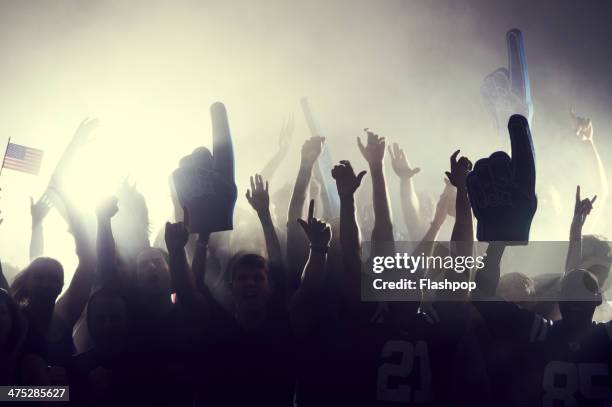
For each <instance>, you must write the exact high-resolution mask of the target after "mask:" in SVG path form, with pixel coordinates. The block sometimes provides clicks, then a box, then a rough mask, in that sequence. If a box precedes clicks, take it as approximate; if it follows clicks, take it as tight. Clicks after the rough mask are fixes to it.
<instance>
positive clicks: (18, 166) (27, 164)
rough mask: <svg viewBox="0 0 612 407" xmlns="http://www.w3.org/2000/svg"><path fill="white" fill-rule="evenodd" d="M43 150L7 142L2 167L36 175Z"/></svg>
mask: <svg viewBox="0 0 612 407" xmlns="http://www.w3.org/2000/svg"><path fill="white" fill-rule="evenodd" d="M42 157H43V151H42V150H37V149H35V148H30V147H25V146H22V145H19V144H14V143H11V142H9V144H8V147H7V148H6V153H5V154H4V161H3V162H2V168H9V169H11V170H15V171H21V172H27V173H29V174H34V175H38V173H39V172H40V164H41V162H42Z"/></svg>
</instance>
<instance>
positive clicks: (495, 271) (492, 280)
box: [476, 242, 506, 299]
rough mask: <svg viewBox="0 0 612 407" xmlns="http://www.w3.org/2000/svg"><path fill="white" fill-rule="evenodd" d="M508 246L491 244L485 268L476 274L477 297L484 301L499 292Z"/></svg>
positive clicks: (488, 248)
mask: <svg viewBox="0 0 612 407" xmlns="http://www.w3.org/2000/svg"><path fill="white" fill-rule="evenodd" d="M505 249H506V245H505V244H504V243H503V242H490V243H489V247H487V256H486V258H485V260H484V267H483V268H482V269H481V270H480V271H479V272H478V273H476V295H477V297H481V298H483V299H487V298H492V297H494V296H495V293H496V292H497V286H498V285H499V277H500V272H501V267H500V265H501V259H502V256H503V255H504V250H505Z"/></svg>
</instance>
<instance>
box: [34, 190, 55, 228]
mask: <svg viewBox="0 0 612 407" xmlns="http://www.w3.org/2000/svg"><path fill="white" fill-rule="evenodd" d="M52 207H53V203H52V202H51V200H50V199H49V197H48V196H47V194H46V193H44V194H43V196H41V197H40V199H39V200H38V201H36V203H34V199H33V198H32V197H30V215H31V216H32V226H38V225H40V224H41V223H42V221H43V220H44V219H45V217H46V216H47V214H48V213H49V211H50V210H51V208H52Z"/></svg>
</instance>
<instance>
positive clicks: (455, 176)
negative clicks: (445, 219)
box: [446, 150, 474, 256]
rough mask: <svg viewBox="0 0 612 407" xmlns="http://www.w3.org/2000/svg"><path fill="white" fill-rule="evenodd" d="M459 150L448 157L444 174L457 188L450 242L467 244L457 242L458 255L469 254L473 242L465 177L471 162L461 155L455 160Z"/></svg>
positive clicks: (470, 210)
mask: <svg viewBox="0 0 612 407" xmlns="http://www.w3.org/2000/svg"><path fill="white" fill-rule="evenodd" d="M458 155H459V150H457V151H455V152H454V153H453V155H451V158H450V172H449V171H447V172H446V176H447V177H448V180H449V181H450V182H451V184H452V185H453V186H454V187H455V188H457V197H456V200H455V213H456V215H455V225H454V226H453V232H452V235H451V241H452V242H464V243H468V244H459V245H458V246H457V248H458V249H459V252H457V254H459V255H465V256H467V255H471V254H472V246H473V242H474V229H473V227H472V208H471V206H470V200H469V198H468V192H467V186H466V179H467V175H468V173H469V172H470V171H471V170H472V162H471V161H470V160H469V159H468V158H467V157H461V158H460V159H459V161H457V156H458Z"/></svg>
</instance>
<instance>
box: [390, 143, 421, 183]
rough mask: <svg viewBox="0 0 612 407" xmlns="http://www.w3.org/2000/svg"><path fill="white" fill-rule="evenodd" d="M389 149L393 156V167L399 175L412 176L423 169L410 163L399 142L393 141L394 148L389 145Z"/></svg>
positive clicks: (401, 176) (402, 176)
mask: <svg viewBox="0 0 612 407" xmlns="http://www.w3.org/2000/svg"><path fill="white" fill-rule="evenodd" d="M388 150H389V156H390V157H391V167H392V168H393V171H394V172H395V174H396V175H397V176H398V177H400V178H412V177H413V176H415V175H416V174H418V173H419V172H420V171H421V169H420V168H418V167H416V168H413V167H412V166H411V165H410V163H409V162H408V159H407V158H406V154H404V150H403V149H401V148H400V146H399V144H397V143H393V148H391V146H389V148H388Z"/></svg>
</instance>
